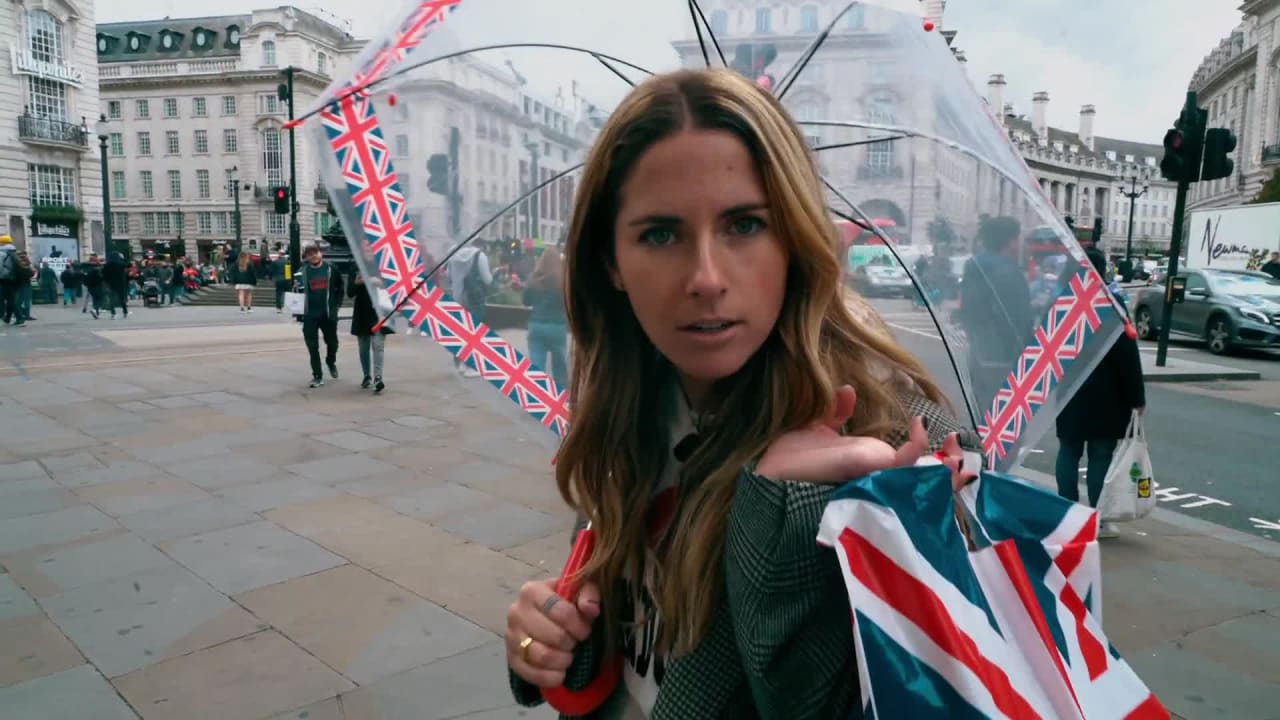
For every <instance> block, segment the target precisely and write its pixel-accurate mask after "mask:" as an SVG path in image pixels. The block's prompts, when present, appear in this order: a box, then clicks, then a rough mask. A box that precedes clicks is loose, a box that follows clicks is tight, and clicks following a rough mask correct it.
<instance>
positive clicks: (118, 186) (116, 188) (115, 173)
mask: <svg viewBox="0 0 1280 720" xmlns="http://www.w3.org/2000/svg"><path fill="white" fill-rule="evenodd" d="M124 190H125V187H124V171H123V170H112V171H111V194H112V195H113V196H114V197H118V198H122V197H124V196H125V194H124Z"/></svg>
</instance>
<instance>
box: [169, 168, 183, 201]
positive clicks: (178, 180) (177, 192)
mask: <svg viewBox="0 0 1280 720" xmlns="http://www.w3.org/2000/svg"><path fill="white" fill-rule="evenodd" d="M169 199H170V200H181V199H182V171H181V170H170V171H169Z"/></svg>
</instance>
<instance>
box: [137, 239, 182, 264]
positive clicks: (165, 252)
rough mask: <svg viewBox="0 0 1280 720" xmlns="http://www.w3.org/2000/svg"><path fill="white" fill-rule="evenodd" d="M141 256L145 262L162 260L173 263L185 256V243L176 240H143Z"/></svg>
mask: <svg viewBox="0 0 1280 720" xmlns="http://www.w3.org/2000/svg"><path fill="white" fill-rule="evenodd" d="M142 255H143V257H144V258H146V259H147V260H163V261H165V262H173V261H174V260H177V259H178V258H182V257H186V256H187V242H186V241H185V240H182V239H181V238H179V239H177V240H168V239H163V240H143V241H142Z"/></svg>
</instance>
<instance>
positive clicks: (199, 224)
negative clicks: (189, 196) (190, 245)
mask: <svg viewBox="0 0 1280 720" xmlns="http://www.w3.org/2000/svg"><path fill="white" fill-rule="evenodd" d="M196 234H197V235H212V234H213V213H211V212H198V213H196Z"/></svg>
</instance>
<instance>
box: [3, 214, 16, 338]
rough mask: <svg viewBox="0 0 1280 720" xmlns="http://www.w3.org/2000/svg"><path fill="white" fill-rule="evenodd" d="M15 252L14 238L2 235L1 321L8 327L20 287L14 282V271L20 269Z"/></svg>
mask: <svg viewBox="0 0 1280 720" xmlns="http://www.w3.org/2000/svg"><path fill="white" fill-rule="evenodd" d="M15 252H16V249H15V248H14V247H13V238H12V237H9V236H8V235H0V319H3V320H4V323H5V324H6V325H8V324H9V323H10V321H12V320H13V313H14V311H15V310H16V309H17V303H18V286H17V284H16V283H14V280H13V276H14V271H15V269H16V268H17V267H18V259H17V257H16V256H15V255H14V253H15Z"/></svg>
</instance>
